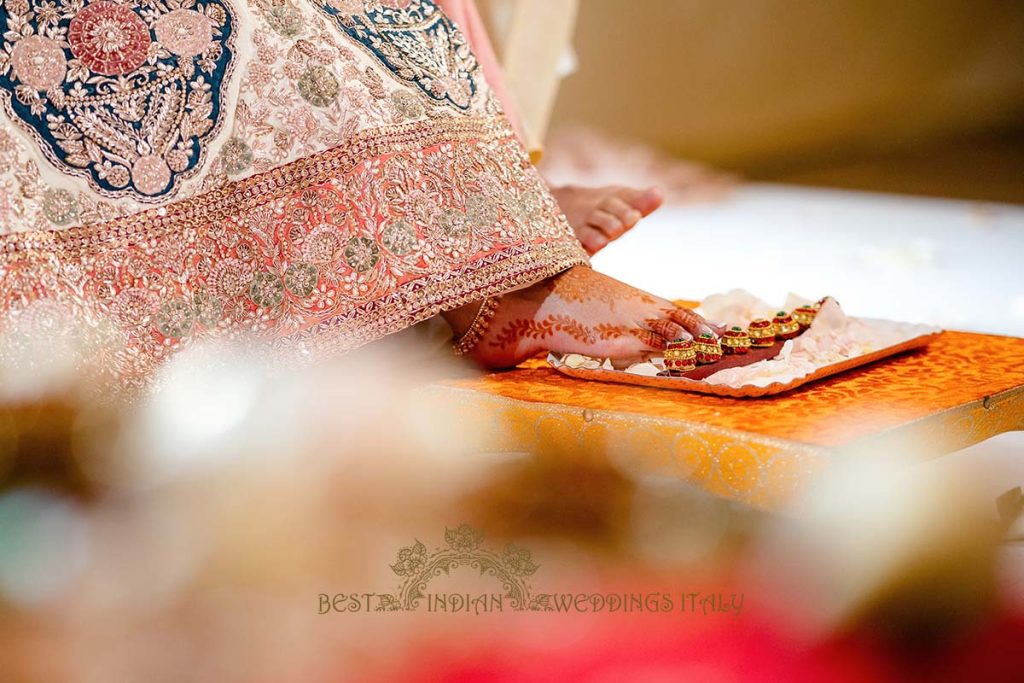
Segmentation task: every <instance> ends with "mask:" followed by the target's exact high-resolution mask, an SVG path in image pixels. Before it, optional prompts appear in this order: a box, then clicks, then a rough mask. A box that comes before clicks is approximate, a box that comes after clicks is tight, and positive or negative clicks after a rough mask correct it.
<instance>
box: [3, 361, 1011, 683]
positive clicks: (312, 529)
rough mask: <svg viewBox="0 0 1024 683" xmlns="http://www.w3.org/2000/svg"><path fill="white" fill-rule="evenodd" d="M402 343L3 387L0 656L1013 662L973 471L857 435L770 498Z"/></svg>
mask: <svg viewBox="0 0 1024 683" xmlns="http://www.w3.org/2000/svg"><path fill="white" fill-rule="evenodd" d="M411 353H412V351H411V350H407V349H403V348H401V347H400V346H397V342H396V343H395V344H391V345H385V346H383V347H380V348H374V349H370V350H367V351H364V352H361V353H359V354H353V355H350V356H348V357H347V358H344V359H341V360H339V361H338V362H336V363H334V364H332V365H329V366H320V367H317V368H312V369H307V370H296V371H293V372H290V373H286V374H282V373H275V372H272V371H270V370H268V369H267V368H265V367H263V366H261V365H260V364H259V363H257V362H255V361H253V360H252V359H251V358H249V357H247V356H245V355H242V354H235V353H229V352H228V351H227V350H225V349H220V350H211V349H205V350H204V349H193V350H191V351H188V352H184V353H182V354H181V355H180V356H179V357H178V358H176V359H174V360H173V361H172V362H171V363H170V364H169V365H168V366H167V369H166V375H165V376H164V377H163V378H162V379H161V382H160V385H161V389H160V391H159V392H158V393H157V394H156V395H155V396H153V397H151V398H149V399H146V400H143V401H139V402H136V403H134V404H132V405H118V404H114V403H109V402H105V401H101V400H97V399H96V398H95V397H94V391H82V390H81V389H82V388H81V387H79V386H78V385H77V380H76V377H75V375H74V373H72V372H70V371H68V372H67V373H66V374H64V375H61V376H60V377H59V378H54V377H51V380H52V381H51V382H50V383H49V387H50V389H49V390H48V391H46V392H45V393H42V394H39V393H36V394H26V393H24V392H19V393H14V392H12V391H5V392H2V396H0V400H2V401H3V403H2V408H0V482H2V486H0V652H2V653H3V657H2V664H0V666H2V667H3V671H2V674H0V678H2V680H4V681H18V682H20V681H72V682H78V681H83V682H90V683H91V682H93V681H97V682H98V681H103V682H107V681H175V682H176V683H180V682H182V681H218V682H224V681H247V682H260V681H303V682H310V681H313V682H315V681H325V682H326V681H331V682H334V681H369V680H396V681H415V680H424V681H427V680H434V681H548V680H557V679H562V680H580V681H627V680H628V681H668V680H672V681H677V680H699V681H718V680H722V681H748V680H808V681H811V680H835V681H868V680H870V681H876V680H913V679H920V680H930V681H935V680H963V679H964V678H966V677H968V676H970V677H972V678H977V679H979V680H1007V681H1009V680H1018V679H1019V672H1016V674H1015V669H1014V668H1013V667H1014V666H1017V667H1019V657H1014V656H1012V655H1013V653H1016V651H1017V646H1018V645H1019V642H1020V639H1021V638H1022V637H1024V599H1022V598H1024V596H1022V595H1020V594H1015V593H1014V591H1019V590H1020V582H1019V581H1017V582H1016V586H1015V585H1014V582H1013V579H1012V577H1010V578H1007V577H1005V576H1004V575H1003V574H1001V572H1000V568H999V563H998V557H999V555H998V552H997V549H998V547H999V546H998V543H999V540H1000V535H1001V534H1002V533H1003V529H1002V528H1001V527H1000V525H999V524H998V523H997V520H996V514H995V511H994V510H993V509H992V504H991V501H990V500H988V499H986V498H984V497H982V496H980V495H978V494H977V491H976V489H975V487H974V486H973V483H972V480H971V478H970V477H969V476H966V475H965V473H964V472H956V473H951V472H945V471H944V472H938V471H935V470H922V468H920V467H919V466H917V465H915V464H914V463H910V462H904V461H902V460H901V459H900V458H899V457H898V454H885V457H881V454H862V455H858V456H856V457H850V458H849V459H848V460H846V461H844V462H841V463H838V464H837V465H836V466H835V467H834V468H833V469H832V470H831V471H829V472H828V473H826V474H825V475H824V476H823V477H822V478H821V479H820V481H818V482H816V483H815V485H814V486H812V487H811V488H810V489H809V490H808V491H806V494H805V495H804V496H802V497H801V498H800V500H797V501H794V502H793V504H792V506H791V507H790V508H789V509H787V510H785V511H784V513H783V514H782V515H779V516H775V515H770V514H768V513H763V512H758V511H755V510H751V509H746V508H740V507H737V506H734V505H730V504H728V503H725V502H723V501H721V500H717V499H713V498H711V497H710V496H708V495H706V494H702V493H700V492H699V491H696V490H694V489H692V488H690V487H688V486H687V485H686V484H685V483H684V482H681V481H678V480H676V479H673V478H670V477H663V476H655V475H651V474H649V473H648V474H642V473H638V472H636V471H634V470H633V469H632V468H630V467H629V466H628V463H629V460H630V457H631V454H630V453H628V452H621V451H619V452H615V453H610V452H600V451H599V450H592V451H589V452H577V451H573V450H568V449H567V447H566V446H564V442H562V441H560V440H557V439H555V440H552V441H550V442H542V443H541V446H540V447H539V448H538V450H537V452H535V453H502V452H500V451H499V450H497V449H496V446H495V444H500V443H501V434H500V433H501V430H502V429H505V428H507V427H508V426H506V425H495V424H478V423H475V422H474V421H473V420H472V419H471V417H470V416H471V415H473V411H472V410H471V409H470V408H471V407H470V406H467V405H457V404H446V403H444V402H441V401H438V400H437V397H436V395H435V394H429V398H428V394H427V393H426V392H424V390H423V388H424V386H425V385H426V384H427V383H429V381H430V379H431V376H433V375H431V376H427V375H425V374H423V373H420V372H416V371H413V370H412V369H411V368H412V367H413V366H412V365H411V364H410V365H409V366H408V367H400V368H396V366H395V363H394V359H395V358H400V357H408V355H409V354H411ZM431 368H432V373H438V372H446V373H452V372H464V371H465V370H464V369H462V368H456V367H451V368H438V367H437V366H436V364H431ZM4 386H5V387H8V388H10V387H16V386H19V384H18V383H6V384H5V385H4ZM93 389H94V388H93ZM634 455H635V454H634ZM509 544H511V545H509ZM438 558H442V560H441V561H439V560H438ZM453 558H454V559H453ZM432 562H433V563H435V564H433V565H432V564H431V563H432ZM517 590H519V591H521V593H520V594H516V595H519V596H520V597H523V598H524V599H523V600H521V601H519V602H515V601H513V600H510V599H509V598H510V597H515V595H513V594H514V593H515V591H517ZM403 591H405V592H403ZM395 595H397V596H398V599H399V600H401V599H404V598H407V597H410V596H412V598H413V599H412V601H411V603H409V604H408V605H405V606H410V605H411V606H414V607H415V609H412V610H401V609H397V610H396V609H395V608H396V604H394V603H392V602H389V601H390V600H391V597H388V596H395ZM417 595H418V596H419V598H418V599H417V598H416V596H417ZM462 595H465V596H466V600H463V599H462V598H461V597H460V596H462ZM478 595H490V596H494V595H497V596H498V600H497V602H495V601H494V600H484V601H480V600H476V599H475V596H478ZM581 595H582V596H584V597H582V598H579V597H577V596H581ZM339 596H340V597H339ZM382 596H383V597H382ZM499 603H500V609H499V608H498V607H497V605H498V604H499ZM516 606H519V607H527V608H530V607H532V609H524V610H516V609H515V607H516Z"/></svg>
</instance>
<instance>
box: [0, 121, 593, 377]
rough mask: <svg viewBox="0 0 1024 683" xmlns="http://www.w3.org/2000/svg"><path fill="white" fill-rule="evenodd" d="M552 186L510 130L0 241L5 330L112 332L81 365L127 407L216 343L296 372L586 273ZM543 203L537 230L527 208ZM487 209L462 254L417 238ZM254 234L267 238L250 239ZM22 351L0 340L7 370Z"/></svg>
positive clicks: (342, 151)
mask: <svg viewBox="0 0 1024 683" xmlns="http://www.w3.org/2000/svg"><path fill="white" fill-rule="evenodd" d="M438 178H444V179H445V181H444V183H442V184H440V185H439V186H435V187H437V189H436V191H434V192H432V193H431V194H430V195H429V196H424V194H423V190H422V188H423V187H424V186H425V185H426V184H429V183H431V182H434V181H436V179H438ZM541 183H542V181H541V179H540V177H539V176H538V174H537V172H536V170H535V169H534V168H533V166H532V165H531V164H530V163H529V160H528V159H527V158H526V157H525V155H524V153H523V151H522V149H521V147H520V146H519V145H518V143H517V142H516V138H515V136H514V134H513V133H512V131H511V130H510V129H509V128H508V126H507V124H506V123H505V122H504V121H502V120H498V119H469V118H461V117H460V118H458V119H447V120H443V121H424V122H418V123H415V124H405V125H401V126H395V127H393V128H387V129H381V130H376V131H367V132H365V133H359V134H355V135H353V136H352V137H351V138H350V139H349V140H348V141H347V142H346V143H345V144H343V145H341V146H339V147H335V148H332V149H331V150H328V151H326V152H324V153H322V154H319V155H316V156H313V157H309V158H304V159H301V160H298V161H296V162H294V163H292V164H288V165H285V166H282V167H279V168H276V169H273V170H271V171H268V172H265V173H259V174H255V175H252V176H249V177H247V178H244V179H242V180H239V181H236V182H234V183H231V184H229V185H227V186H224V187H221V188H217V189H216V190H212V191H210V192H207V193H204V194H201V195H198V196H196V197H193V198H189V199H185V200H182V201H179V202H175V203H174V204H171V205H169V206H168V207H162V208H159V209H157V208H154V209H151V210H149V211H145V212H142V213H139V214H135V215H132V216H127V217H123V218H119V219H115V220H113V221H110V222H108V223H104V224H98V225H93V226H89V227H86V228H70V229H65V230H48V231H35V232H29V233H15V234H10V235H3V236H0V319H3V320H4V321H5V322H4V323H3V324H0V329H11V330H22V331H23V330H26V329H27V330H34V331H35V334H47V330H48V329H51V328H48V327H47V326H46V325H45V324H37V322H38V321H39V320H59V321H61V324H60V325H59V327H61V328H66V327H69V326H72V325H73V324H76V323H82V324H84V325H85V326H86V327H87V329H90V330H95V331H96V333H97V334H99V330H100V329H101V328H104V329H106V328H109V327H110V326H109V325H106V326H105V322H106V321H109V322H112V323H113V324H114V326H113V328H112V329H113V330H114V333H115V337H116V338H114V339H113V340H112V341H110V342H109V343H105V344H104V345H102V346H101V347H99V350H97V351H96V352H95V353H94V354H92V355H91V356H90V357H89V358H88V359H86V360H84V361H83V362H89V363H92V362H95V363H99V364H101V365H103V367H105V368H107V367H108V366H109V370H105V371H109V372H110V373H112V374H113V375H115V376H116V377H117V378H118V381H119V383H120V384H122V385H124V386H125V388H127V389H132V388H136V389H138V388H144V387H145V386H147V385H148V382H149V380H150V379H151V378H152V376H153V372H154V370H156V369H157V368H158V367H160V365H161V364H162V363H163V362H164V361H165V360H166V359H167V358H168V357H169V356H170V355H171V354H172V353H173V352H175V351H176V350H177V349H178V348H181V347H183V346H184V345H186V344H190V343H193V342H194V341H198V340H201V339H205V338H217V339H235V338H238V337H240V336H242V335H245V336H255V338H256V339H259V340H263V341H264V342H265V343H266V349H267V352H268V354H270V355H274V356H275V357H277V356H280V357H281V358H283V359H287V360H286V361H285V362H295V360H296V356H295V354H296V351H297V350H299V349H302V351H303V352H302V353H301V354H300V355H301V356H302V358H303V359H304V360H308V359H311V358H318V357H323V356H325V355H329V354H334V353H338V352H341V351H344V350H347V349H351V348H355V347H357V346H360V345H362V344H365V343H367V342H369V341H372V340H374V339H377V338H379V337H381V336H383V335H385V334H389V333H391V332H396V331H398V330H401V329H404V328H405V327H408V326H409V325H412V324H414V323H416V322H419V321H421V320H424V319H426V318H427V317H430V316H432V315H436V314H437V313H438V312H440V311H442V310H446V309H450V308H455V307H458V306H461V305H465V304H467V303H470V302H472V301H477V300H479V299H481V298H484V297H487V296H491V295H495V294H499V293H501V292H505V291H508V290H510V289H514V288H516V287H520V286H523V285H525V284H529V283H531V282H536V281H538V280H541V279H543V278H545V277H548V276H550V275H553V274H555V273H557V272H559V271H561V270H564V269H566V268H569V267H571V266H573V265H576V264H580V263H586V255H585V254H584V252H583V250H582V249H581V247H580V246H579V243H578V242H577V241H576V240H575V238H574V237H573V235H572V231H571V229H570V228H569V227H568V225H566V224H565V222H564V218H563V217H562V216H561V214H560V212H559V210H558V207H557V205H556V204H555V202H554V200H553V199H552V198H551V197H550V196H549V195H547V194H542V193H541V189H540V188H541V187H542V184H541ZM531 193H535V194H536V195H537V200H538V202H539V205H538V207H537V211H538V217H537V219H536V220H533V222H531V224H530V225H529V226H527V225H525V224H523V223H521V222H520V220H519V219H518V218H517V216H519V215H520V212H519V211H518V210H517V209H516V207H517V206H518V205H519V203H520V201H521V199H520V198H521V197H523V196H524V195H529V194H531ZM469 200H472V201H469ZM481 202H482V203H481ZM488 203H490V204H491V205H493V206H494V207H495V209H496V211H497V216H496V221H497V222H496V223H495V225H493V226H489V227H488V226H483V225H474V226H473V227H472V229H467V230H466V231H465V232H464V234H463V235H462V236H461V237H460V238H459V240H458V249H454V248H452V245H451V243H450V237H449V236H448V235H446V234H445V233H444V232H443V231H439V230H437V227H436V224H434V223H427V222H424V221H423V220H422V218H423V217H429V216H430V215H431V213H433V212H435V211H437V212H440V213H441V214H445V213H448V214H451V215H453V216H454V215H461V216H463V217H467V216H468V215H470V214H474V215H475V214H476V213H477V212H478V211H479V210H480V209H479V207H480V206H484V205H487V204H488ZM467 204H469V206H467ZM431 207H433V208H431ZM474 207H476V208H474ZM488 211H489V210H488ZM256 217H259V223H260V224H261V225H266V226H268V227H267V228H266V229H263V228H260V229H252V228H250V227H249V226H250V224H252V223H253V222H254V221H255V220H256ZM541 218H543V220H541ZM463 222H465V220H464V221H463ZM410 238H411V239H410ZM406 247H408V250H406ZM51 310H52V311H61V312H60V313H54V314H53V315H50V314H48V313H46V311H51ZM8 319H9V320H10V321H11V324H10V325H7V322H6V321H7V320H8ZM19 334H20V332H19ZM19 339H22V337H16V338H12V337H10V336H4V335H0V363H3V362H4V361H5V358H6V356H5V353H6V352H7V349H9V348H10V347H9V346H7V347H5V344H18V343H22V342H19V341H18V340H19ZM25 343H30V342H25Z"/></svg>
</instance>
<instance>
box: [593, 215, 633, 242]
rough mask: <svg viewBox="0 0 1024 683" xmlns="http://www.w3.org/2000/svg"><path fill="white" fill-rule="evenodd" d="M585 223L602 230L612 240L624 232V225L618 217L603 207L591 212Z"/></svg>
mask: <svg viewBox="0 0 1024 683" xmlns="http://www.w3.org/2000/svg"><path fill="white" fill-rule="evenodd" d="M587 224H588V225H590V226H591V227H594V228H597V229H598V230H600V231H601V232H603V233H604V234H605V235H607V236H608V239H609V240H614V239H616V238H617V237H619V236H620V235H622V233H624V232H626V226H625V225H623V224H622V221H621V220H619V217H618V216H616V215H615V214H612V213H609V212H608V211H605V210H604V209H598V210H596V211H594V212H593V213H591V214H590V216H589V217H588V219H587Z"/></svg>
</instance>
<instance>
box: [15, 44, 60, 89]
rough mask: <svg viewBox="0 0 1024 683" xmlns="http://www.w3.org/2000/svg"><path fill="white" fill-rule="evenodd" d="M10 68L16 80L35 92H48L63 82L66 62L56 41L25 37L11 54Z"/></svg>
mask: <svg viewBox="0 0 1024 683" xmlns="http://www.w3.org/2000/svg"><path fill="white" fill-rule="evenodd" d="M11 66H13V67H14V73H15V75H16V76H17V78H18V80H19V81H21V82H22V83H24V84H25V85H28V86H31V87H32V88H35V89H36V90H48V89H49V88H53V87H55V86H57V85H60V84H61V83H62V82H63V81H64V74H66V73H67V70H68V60H67V59H66V58H65V57H64V50H63V49H61V47H60V45H58V44H57V42H56V41H54V40H50V39H49V38H44V37H42V36H26V37H24V38H22V39H21V40H19V41H18V42H17V43H16V44H15V45H14V49H13V51H12V52H11Z"/></svg>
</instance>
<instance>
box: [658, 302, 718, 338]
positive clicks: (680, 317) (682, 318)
mask: <svg viewBox="0 0 1024 683" xmlns="http://www.w3.org/2000/svg"><path fill="white" fill-rule="evenodd" d="M667 315H668V317H669V318H671V319H672V320H673V321H675V322H677V323H679V324H680V325H682V326H683V327H684V328H685V329H686V331H687V332H689V333H690V334H692V335H693V336H694V337H699V336H700V335H702V334H711V335H714V336H718V334H719V333H716V332H715V328H714V327H712V326H711V324H710V323H708V321H707V320H705V319H704V318H703V317H701V316H700V315H697V314H696V313H694V312H693V311H692V310H690V309H689V308H682V307H678V308H673V309H670V310H669V311H667Z"/></svg>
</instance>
